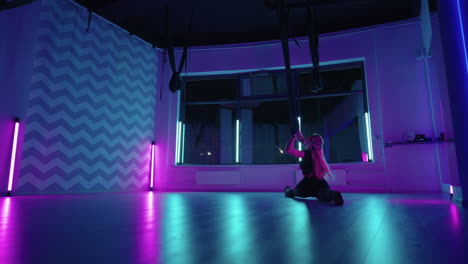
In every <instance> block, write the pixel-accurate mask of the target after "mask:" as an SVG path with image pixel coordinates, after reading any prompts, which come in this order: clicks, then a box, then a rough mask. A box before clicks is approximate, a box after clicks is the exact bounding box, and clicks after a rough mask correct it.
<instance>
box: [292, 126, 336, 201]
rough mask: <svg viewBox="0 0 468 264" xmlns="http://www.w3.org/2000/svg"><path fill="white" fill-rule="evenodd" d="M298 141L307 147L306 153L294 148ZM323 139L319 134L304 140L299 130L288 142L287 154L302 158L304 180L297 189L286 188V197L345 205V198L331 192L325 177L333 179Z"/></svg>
mask: <svg viewBox="0 0 468 264" xmlns="http://www.w3.org/2000/svg"><path fill="white" fill-rule="evenodd" d="M296 137H297V139H298V140H299V141H300V142H302V143H303V144H304V145H305V146H306V148H307V149H306V150H305V151H300V150H297V149H295V148H294V143H295V141H296ZM322 147H323V138H322V137H321V136H320V135H319V134H313V135H312V136H310V137H307V138H304V136H303V135H302V133H301V131H300V130H298V132H297V133H296V134H294V135H293V136H292V137H291V139H290V140H289V142H288V145H287V146H286V153H288V154H290V155H292V156H295V157H298V158H302V161H301V164H300V166H301V170H302V174H303V175H304V178H303V179H302V180H301V181H300V182H299V183H298V184H297V185H296V188H294V189H291V187H289V186H286V187H285V188H284V195H285V196H286V197H290V198H294V197H295V196H299V197H311V196H313V197H317V198H318V199H319V200H320V201H326V202H333V203H334V204H335V205H343V203H344V201H343V197H342V196H341V193H340V192H338V191H332V190H330V186H328V183H327V181H326V180H325V176H327V175H328V176H330V177H332V178H333V176H332V174H331V172H330V168H329V167H328V164H327V161H326V160H325V158H324V155H323V149H322Z"/></svg>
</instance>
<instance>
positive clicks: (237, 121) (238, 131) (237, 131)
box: [236, 119, 240, 163]
mask: <svg viewBox="0 0 468 264" xmlns="http://www.w3.org/2000/svg"><path fill="white" fill-rule="evenodd" d="M239 139H240V122H239V119H237V120H236V163H239V141H240V140H239Z"/></svg>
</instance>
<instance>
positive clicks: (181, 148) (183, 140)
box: [180, 123, 185, 163]
mask: <svg viewBox="0 0 468 264" xmlns="http://www.w3.org/2000/svg"><path fill="white" fill-rule="evenodd" d="M181 134H182V136H181V137H182V139H181V142H182V146H181V147H180V151H181V152H182V154H181V155H180V156H181V157H180V163H184V154H185V124H184V123H182V132H181Z"/></svg>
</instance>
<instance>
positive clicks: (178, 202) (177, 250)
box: [162, 193, 196, 263]
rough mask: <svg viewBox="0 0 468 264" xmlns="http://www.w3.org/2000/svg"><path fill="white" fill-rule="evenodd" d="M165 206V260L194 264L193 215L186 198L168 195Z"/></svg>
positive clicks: (163, 243)
mask: <svg viewBox="0 0 468 264" xmlns="http://www.w3.org/2000/svg"><path fill="white" fill-rule="evenodd" d="M164 206H165V208H164V212H165V213H164V216H163V223H162V227H163V229H162V230H163V231H162V232H163V242H162V245H163V248H164V250H163V254H164V255H163V259H170V260H171V261H170V263H194V262H193V257H194V254H195V253H196V252H194V250H193V247H192V244H193V242H194V241H193V238H194V237H193V234H192V223H191V215H192V214H191V212H190V207H189V206H187V200H186V198H185V197H184V196H182V195H180V194H175V193H174V194H168V195H167V196H166V198H165V201H164Z"/></svg>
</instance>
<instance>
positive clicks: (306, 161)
mask: <svg viewBox="0 0 468 264" xmlns="http://www.w3.org/2000/svg"><path fill="white" fill-rule="evenodd" d="M300 167H301V170H302V174H303V175H308V174H311V173H312V172H313V171H314V164H313V163H312V151H311V150H310V149H306V150H304V158H303V159H302V161H301V164H300Z"/></svg>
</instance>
